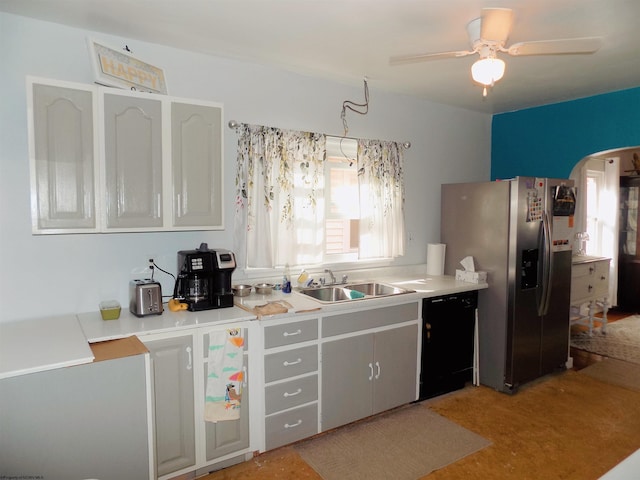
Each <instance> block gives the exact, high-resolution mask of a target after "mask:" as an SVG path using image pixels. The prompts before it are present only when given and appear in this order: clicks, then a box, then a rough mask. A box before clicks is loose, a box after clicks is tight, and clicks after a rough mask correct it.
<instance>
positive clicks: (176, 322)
mask: <svg viewBox="0 0 640 480" xmlns="http://www.w3.org/2000/svg"><path fill="white" fill-rule="evenodd" d="M255 318H256V317H255V315H252V314H251V313H249V312H246V311H244V310H242V309H240V308H238V307H231V308H217V309H213V310H202V311H199V312H189V311H187V310H181V311H179V312H172V311H170V310H169V309H165V310H164V312H162V315H148V316H145V317H136V316H135V315H133V314H132V313H131V312H129V311H128V310H125V309H124V308H123V309H122V312H121V313H120V318H118V319H117V320H103V319H102V317H101V316H100V312H98V311H95V312H87V313H81V314H78V319H79V321H80V325H81V326H82V330H83V331H84V334H85V336H86V337H87V340H88V341H89V342H91V343H94V342H104V341H106V340H115V339H117V338H124V337H130V336H131V335H137V336H142V335H148V334H150V333H163V332H171V331H178V330H185V329H188V328H194V327H204V326H208V325H218V324H226V323H232V322H239V321H243V320H253V319H255Z"/></svg>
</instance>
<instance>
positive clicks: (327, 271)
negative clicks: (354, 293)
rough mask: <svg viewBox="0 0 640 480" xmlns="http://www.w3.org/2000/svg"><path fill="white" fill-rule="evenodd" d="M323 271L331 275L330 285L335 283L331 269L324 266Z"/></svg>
mask: <svg viewBox="0 0 640 480" xmlns="http://www.w3.org/2000/svg"><path fill="white" fill-rule="evenodd" d="M324 273H328V274H329V276H330V277H331V285H335V283H336V277H335V275H334V274H333V272H332V271H331V270H329V269H328V268H325V269H324Z"/></svg>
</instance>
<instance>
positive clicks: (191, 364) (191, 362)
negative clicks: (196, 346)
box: [186, 347, 193, 370]
mask: <svg viewBox="0 0 640 480" xmlns="http://www.w3.org/2000/svg"><path fill="white" fill-rule="evenodd" d="M186 350H187V355H188V356H189V363H188V364H187V370H191V368H192V367H193V357H192V355H191V347H187V348H186Z"/></svg>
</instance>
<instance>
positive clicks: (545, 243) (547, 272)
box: [538, 211, 553, 316]
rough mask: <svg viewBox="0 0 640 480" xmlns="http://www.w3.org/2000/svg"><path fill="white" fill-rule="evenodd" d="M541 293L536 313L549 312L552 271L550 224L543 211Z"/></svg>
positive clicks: (546, 214) (547, 216)
mask: <svg viewBox="0 0 640 480" xmlns="http://www.w3.org/2000/svg"><path fill="white" fill-rule="evenodd" d="M541 228H542V295H541V297H540V302H539V303H538V315H540V316H542V315H546V314H547V313H548V312H549V293H550V291H551V285H550V282H551V275H552V271H553V256H552V255H551V226H550V224H549V215H548V213H547V212H546V211H545V212H544V213H543V215H542V224H541Z"/></svg>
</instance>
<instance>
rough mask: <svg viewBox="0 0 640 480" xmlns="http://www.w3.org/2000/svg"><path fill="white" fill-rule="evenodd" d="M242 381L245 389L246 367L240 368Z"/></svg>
mask: <svg viewBox="0 0 640 480" xmlns="http://www.w3.org/2000/svg"><path fill="white" fill-rule="evenodd" d="M242 380H243V381H242V386H243V387H244V388H246V387H247V381H248V379H247V367H245V366H243V367H242Z"/></svg>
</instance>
